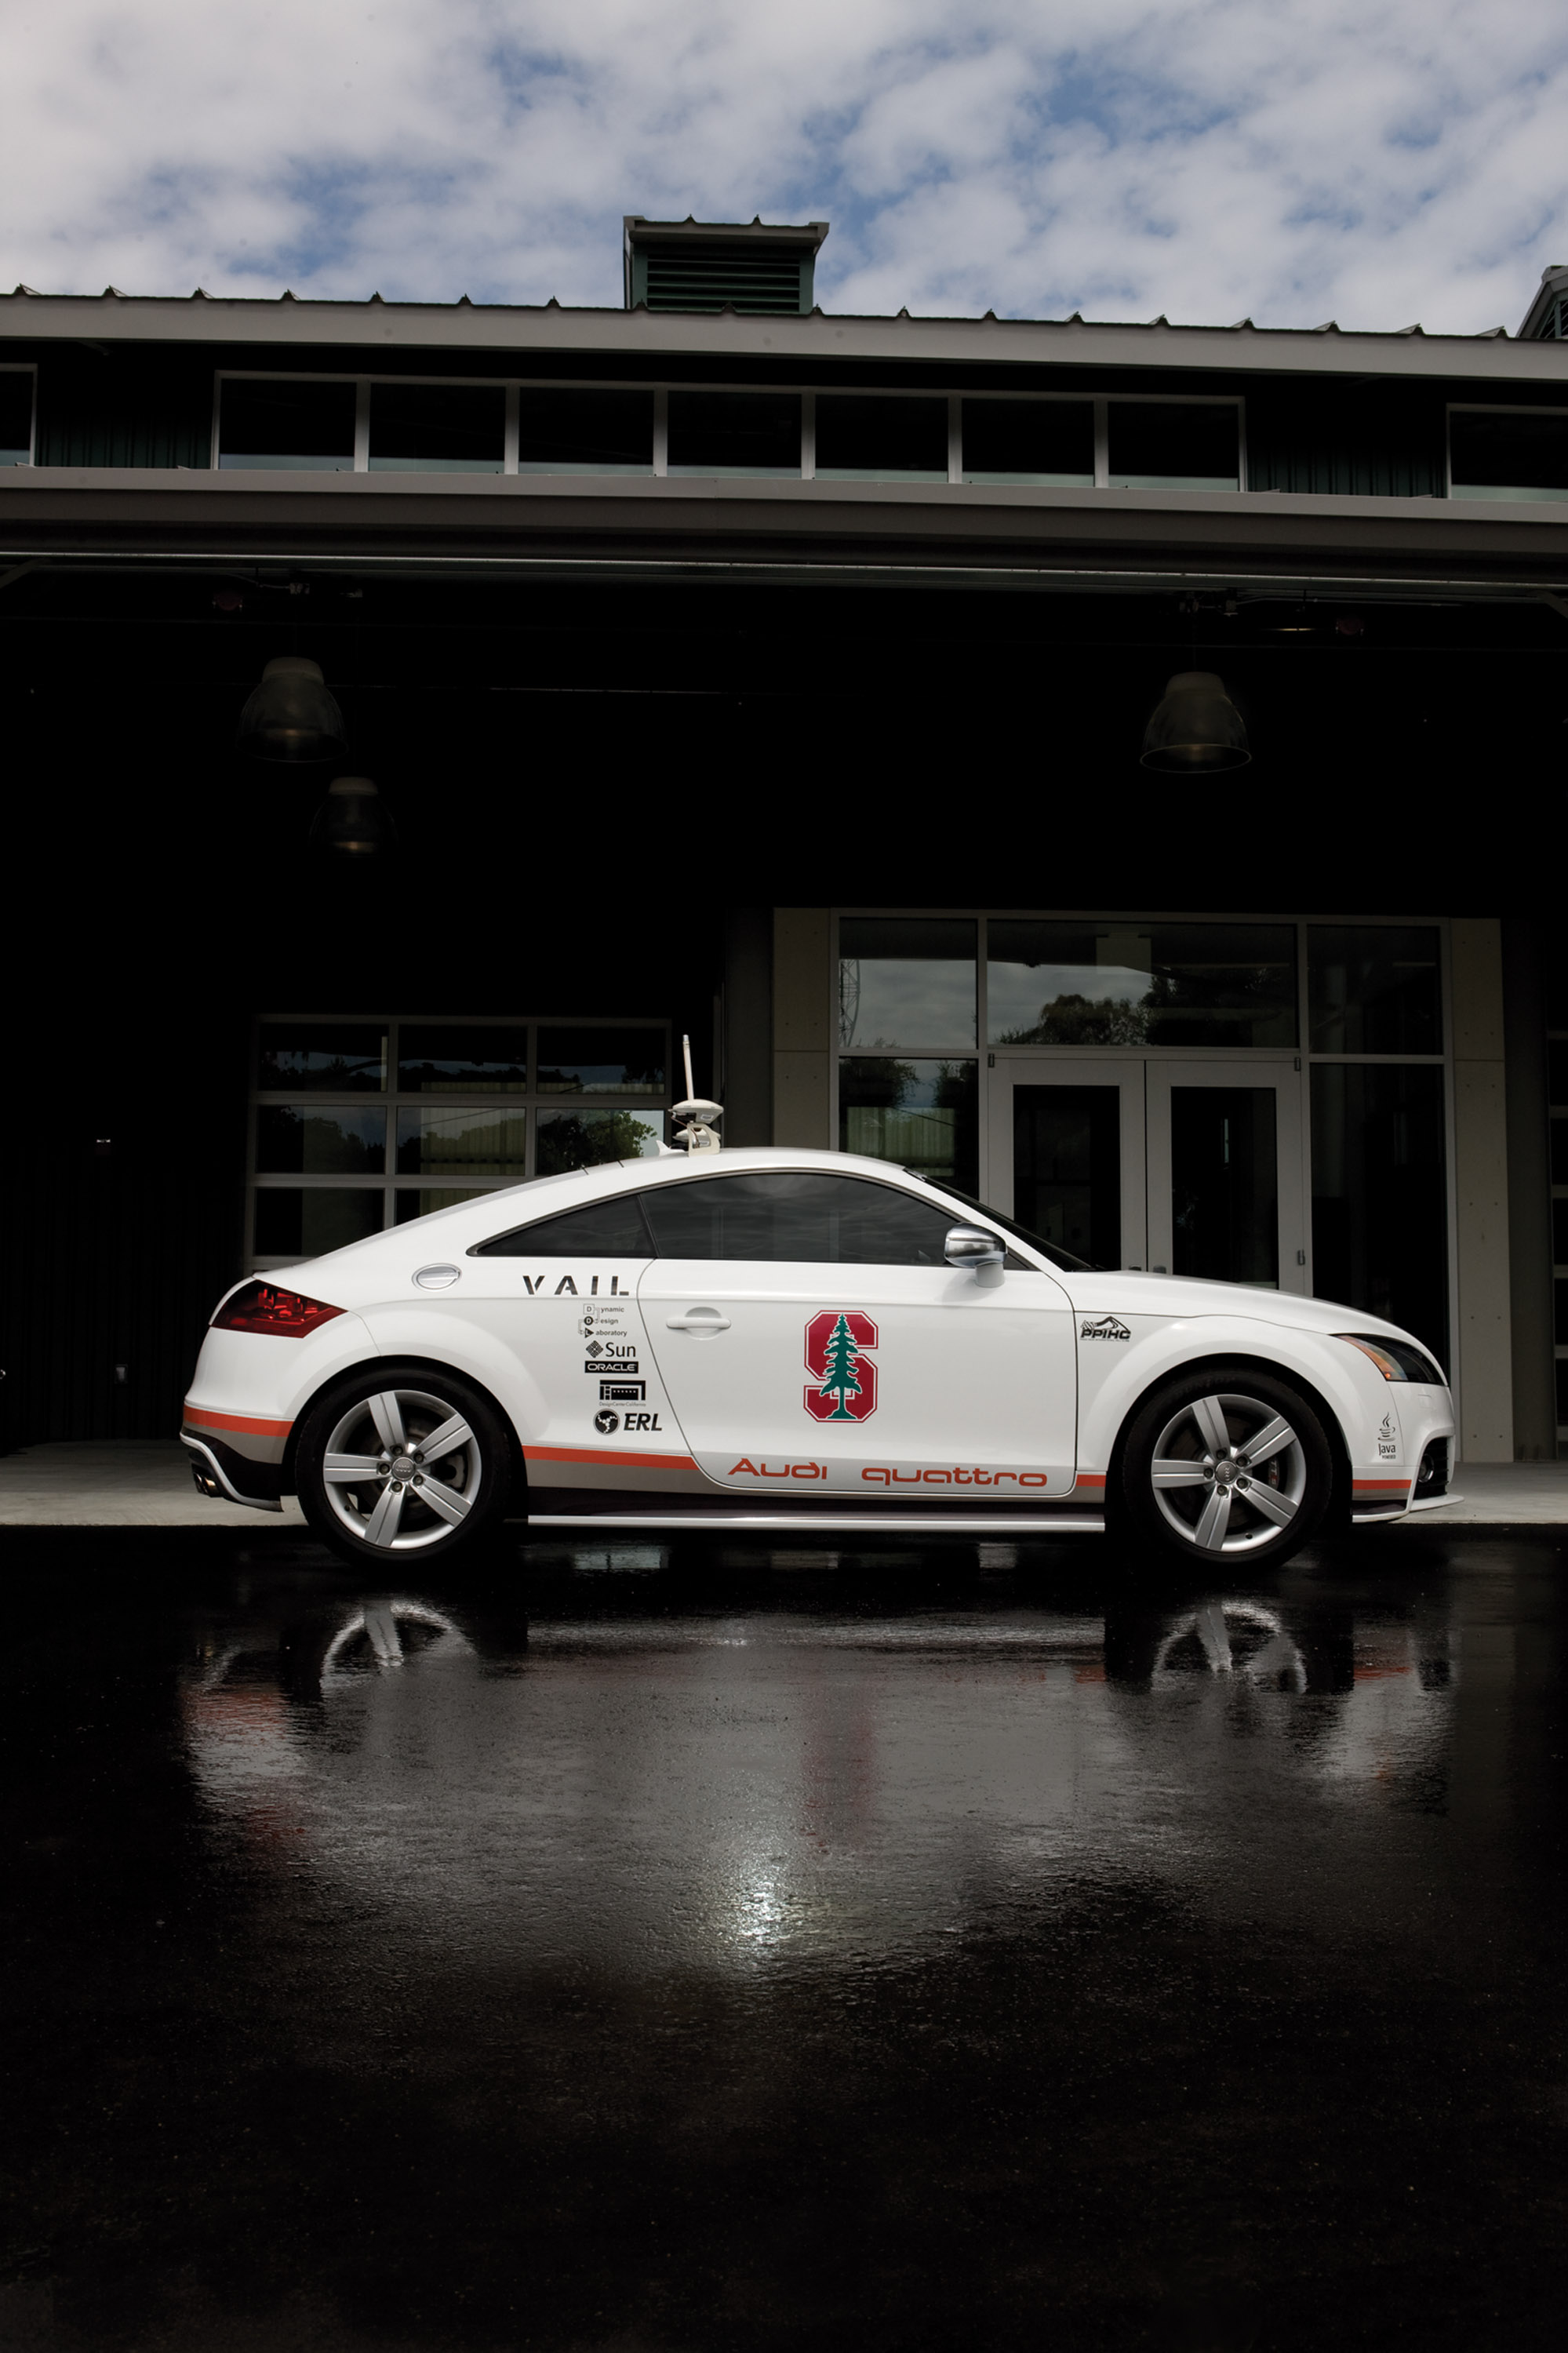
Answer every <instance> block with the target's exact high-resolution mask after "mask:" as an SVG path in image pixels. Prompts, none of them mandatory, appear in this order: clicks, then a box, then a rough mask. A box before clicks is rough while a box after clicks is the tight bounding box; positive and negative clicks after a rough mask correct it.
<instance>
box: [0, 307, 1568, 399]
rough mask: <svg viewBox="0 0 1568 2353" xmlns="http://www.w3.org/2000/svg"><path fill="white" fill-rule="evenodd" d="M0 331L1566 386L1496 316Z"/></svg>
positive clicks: (686, 319) (263, 324)
mask: <svg viewBox="0 0 1568 2353" xmlns="http://www.w3.org/2000/svg"><path fill="white" fill-rule="evenodd" d="M0 339H5V340H12V341H18V340H22V339H26V340H29V341H50V340H69V341H73V342H81V341H85V340H91V341H96V342H102V343H148V342H152V343H229V344H254V345H267V344H281V343H288V344H292V345H294V346H296V347H298V346H302V345H305V346H310V345H315V346H321V347H324V346H327V345H336V346H338V347H340V348H342V347H344V346H345V345H350V346H352V345H358V346H363V347H364V348H365V349H366V351H367V352H372V351H375V350H376V349H382V350H385V349H386V348H387V346H389V345H390V346H392V347H394V348H398V349H402V350H410V349H413V350H421V349H423V350H431V351H434V350H440V349H444V350H462V351H473V352H478V351H492V352H498V353H508V354H510V355H513V356H514V357H522V356H524V355H525V354H527V353H531V352H538V353H566V352H576V353H582V354H583V355H584V356H585V357H587V358H591V357H592V356H593V355H594V354H596V353H611V352H614V353H631V354H641V355H645V356H646V357H647V358H648V359H649V360H650V361H652V360H654V359H656V358H657V357H658V356H659V355H660V354H661V353H676V352H682V353H695V354H699V355H705V356H711V357H713V358H715V359H718V358H721V357H730V358H736V357H747V358H758V357H765V356H774V357H777V356H780V355H784V354H789V356H791V357H792V358H795V359H798V360H808V361H813V362H814V361H816V360H818V359H821V360H822V361H832V362H835V363H842V362H844V361H846V360H847V361H852V362H853V361H856V360H875V361H879V362H887V361H918V362H922V363H927V364H930V363H936V364H941V365H943V366H951V367H955V368H962V367H963V366H964V365H966V364H981V365H993V364H997V363H999V362H1001V363H1005V364H1015V365H1035V366H1043V365H1058V366H1062V365H1065V366H1074V367H1093V368H1103V369H1117V368H1129V367H1150V366H1153V367H1159V368H1161V369H1172V370H1180V369H1192V370H1200V369H1201V370H1204V371H1208V372H1211V373H1212V372H1213V371H1214V370H1215V369H1223V370H1226V371H1234V372H1235V373H1237V374H1251V373H1259V372H1268V373H1273V374H1286V375H1383V376H1390V377H1422V376H1426V377H1433V376H1443V377H1454V376H1467V377H1470V378H1473V379H1477V380H1486V379H1491V380H1496V381H1503V380H1512V381H1515V382H1520V383H1536V384H1558V383H1561V384H1564V385H1568V343H1562V342H1555V341H1551V342H1542V341H1521V340H1520V339H1518V338H1515V337H1512V336H1510V334H1509V333H1508V332H1507V330H1506V329H1504V328H1502V327H1495V328H1492V329H1489V331H1488V332H1485V333H1482V334H1474V335H1461V334H1427V333H1426V332H1425V330H1424V329H1422V328H1421V327H1419V326H1412V327H1405V328H1402V329H1399V330H1397V331H1396V332H1385V331H1383V330H1372V329H1361V328H1341V327H1340V326H1339V325H1338V324H1337V323H1336V322H1334V321H1332V320H1330V321H1328V322H1326V323H1325V324H1324V325H1322V326H1319V327H1314V328H1298V327H1258V326H1255V325H1254V323H1253V322H1252V321H1251V320H1250V319H1242V320H1238V321H1236V322H1235V323H1234V325H1232V326H1228V327H1214V326H1193V325H1190V324H1173V323H1172V322H1171V321H1170V320H1168V319H1165V318H1163V317H1161V318H1158V319H1151V320H1148V321H1145V322H1141V323H1138V322H1128V321H1122V320H1093V321H1091V320H1086V319H1084V318H1082V317H1081V316H1079V315H1078V314H1077V313H1076V312H1075V313H1074V314H1073V316H1072V317H1070V318H1067V319H999V318H998V317H997V316H996V315H995V313H994V312H992V311H987V312H986V314H985V316H984V317H983V318H980V319H972V318H930V317H922V318H914V317H911V315H910V314H909V312H908V311H899V312H898V314H897V315H896V316H895V317H894V318H888V317H885V316H881V317H878V316H856V315H853V314H843V313H836V312H828V311H822V310H821V308H819V309H817V310H814V311H810V313H808V314H807V315H805V316H803V317H799V318H796V317H791V316H789V315H782V316H780V315H774V316H768V317H754V318H741V317H736V316H735V315H734V314H733V313H730V312H727V311H721V312H720V313H718V314H717V315H716V316H715V315H712V314H699V313H684V312H668V311H666V312H657V313H651V312H649V311H642V310H637V311H625V310H621V309H615V310H610V309H597V308H582V309H572V310H568V309H567V308H566V307H565V306H563V305H562V304H561V303H558V302H556V301H549V302H546V303H476V302H472V301H470V299H469V298H468V296H467V295H466V294H465V295H461V296H460V297H459V298H458V300H457V301H455V302H387V301H383V300H382V298H381V296H380V295H379V294H372V295H371V296H370V297H369V298H368V300H367V301H337V300H317V299H314V298H307V299H304V300H302V299H301V298H299V297H298V296H296V295H294V294H292V293H287V292H286V293H283V294H281V295H279V296H277V297H275V298H273V297H258V296H253V295H238V296H229V295H209V294H207V293H206V292H204V291H203V290H202V289H201V288H199V287H198V288H197V289H196V291H195V292H194V293H192V294H190V295H188V296H186V297H184V298H181V297H178V296H167V295H131V294H125V293H122V292H121V291H120V290H118V289H116V288H113V287H107V288H105V290H104V291H103V292H102V293H101V294H87V295H83V294H43V293H39V292H37V290H34V289H33V288H30V287H26V286H19V287H17V288H16V291H15V292H14V293H12V294H8V295H0Z"/></svg>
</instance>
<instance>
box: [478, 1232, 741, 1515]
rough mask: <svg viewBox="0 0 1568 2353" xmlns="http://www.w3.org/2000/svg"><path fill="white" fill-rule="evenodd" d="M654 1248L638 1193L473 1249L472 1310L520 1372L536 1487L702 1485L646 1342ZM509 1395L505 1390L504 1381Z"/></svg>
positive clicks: (519, 1402)
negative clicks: (644, 1318) (645, 1284)
mask: <svg viewBox="0 0 1568 2353" xmlns="http://www.w3.org/2000/svg"><path fill="white" fill-rule="evenodd" d="M651 1257H652V1241H651V1240H650V1239H649V1234H648V1228H647V1224H646V1221H645V1220H644V1219H643V1215H642V1211H641V1208H640V1207H639V1196H638V1195H637V1194H636V1193H627V1192H617V1193H613V1194H610V1195H609V1196H607V1197H606V1198H602V1199H600V1200H597V1201H590V1202H588V1203H586V1204H584V1205H583V1206H582V1207H580V1208H574V1209H567V1210H564V1211H562V1212H561V1213H560V1214H559V1215H558V1216H556V1217H553V1218H544V1219H535V1220H534V1221H533V1222H531V1223H530V1224H528V1225H525V1226H522V1227H519V1228H517V1229H515V1230H514V1231H512V1232H509V1233H502V1234H498V1235H497V1236H496V1237H495V1238H494V1240H491V1241H487V1242H483V1243H481V1244H479V1245H478V1246H476V1248H475V1249H474V1250H472V1251H471V1253H470V1254H469V1259H468V1261H467V1277H466V1291H465V1297H464V1308H465V1312H466V1314H467V1316H468V1319H469V1321H470V1323H471V1324H473V1325H475V1326H477V1327H479V1328H480V1329H482V1330H483V1331H484V1332H486V1333H487V1334H489V1335H491V1336H492V1338H493V1341H494V1342H495V1343H496V1344H497V1345H498V1346H499V1348H500V1349H502V1350H503V1351H504V1353H505V1355H506V1356H508V1357H509V1358H510V1359H511V1360H512V1363H513V1365H514V1367H515V1372H514V1384H513V1388H512V1392H511V1393H512V1395H513V1397H514V1400H515V1410H516V1418H517V1423H518V1429H519V1432H520V1435H521V1437H522V1441H523V1453H524V1462H525V1464H526V1467H527V1473H528V1484H529V1488H530V1490H532V1491H554V1492H553V1493H552V1494H548V1495H547V1494H545V1493H543V1492H541V1493H539V1494H538V1496H537V1498H536V1500H538V1501H540V1502H542V1503H543V1504H545V1505H546V1508H547V1507H548V1504H549V1503H550V1502H551V1501H552V1500H553V1501H554V1502H555V1503H556V1504H559V1502H560V1493H559V1491H562V1490H571V1491H578V1490H582V1491H588V1490H594V1489H609V1490H618V1491H621V1492H625V1491H628V1490H632V1491H636V1492H639V1493H645V1492H662V1491H664V1490H671V1491H673V1492H677V1493H679V1492H684V1491H687V1490H690V1489H693V1488H700V1487H701V1486H702V1484H703V1482H702V1480H701V1478H700V1477H699V1475H698V1473H697V1472H696V1469H695V1466H694V1464H693V1462H692V1461H691V1459H690V1457H689V1456H688V1455H687V1454H686V1452H685V1451H684V1448H683V1445H682V1442H681V1438H680V1433H679V1430H678V1429H677V1427H676V1423H675V1418H674V1415H673V1412H672V1410H671V1408H670V1405H669V1401H668V1399H667V1398H665V1395H664V1392H663V1390H662V1387H661V1386H660V1381H659V1375H658V1369H657V1367H656V1366H654V1365H652V1364H651V1363H650V1362H649V1358H648V1352H647V1350H646V1348H645V1347H644V1346H643V1345H642V1325H641V1313H640V1311H639V1308H638V1304H637V1295H636V1293H637V1282H638V1278H639V1276H640V1275H641V1273H642V1272H643V1271H644V1269H645V1268H646V1266H647V1265H648V1263H649V1261H650V1259H651ZM498 1387H502V1388H503V1394H505V1393H506V1392H505V1388H504V1385H502V1384H498Z"/></svg>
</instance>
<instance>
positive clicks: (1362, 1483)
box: [1352, 1479, 1410, 1495]
mask: <svg viewBox="0 0 1568 2353" xmlns="http://www.w3.org/2000/svg"><path fill="white" fill-rule="evenodd" d="M1352 1483H1353V1485H1354V1487H1355V1491H1356V1493H1357V1494H1358V1495H1403V1494H1404V1493H1406V1492H1407V1490H1408V1488H1409V1485H1410V1482H1409V1480H1408V1479H1357V1480H1355V1481H1353V1482H1352Z"/></svg>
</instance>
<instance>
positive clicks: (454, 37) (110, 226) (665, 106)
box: [0, 0, 1568, 330]
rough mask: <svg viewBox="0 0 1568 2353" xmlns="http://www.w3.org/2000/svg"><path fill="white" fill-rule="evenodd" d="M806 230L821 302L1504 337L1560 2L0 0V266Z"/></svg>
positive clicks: (1560, 121)
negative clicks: (798, 226) (821, 227)
mask: <svg viewBox="0 0 1568 2353" xmlns="http://www.w3.org/2000/svg"><path fill="white" fill-rule="evenodd" d="M625 212H643V213H647V214H649V215H650V216H654V217H682V216H684V215H685V214H687V213H689V212H690V213H694V214H695V215H696V216H697V217H698V218H699V219H720V220H725V219H737V218H744V219H749V218H750V217H751V216H752V215H753V214H755V213H758V212H760V213H761V215H762V216H763V218H764V219H773V220H805V219H810V218H819V219H820V218H827V219H829V220H831V221H832V236H831V237H830V238H829V240H828V244H827V246H826V248H824V251H823V254H822V259H821V265H820V269H819V275H818V281H817V282H818V291H819V297H820V299H821V301H822V302H823V303H824V305H825V306H826V307H827V308H828V309H830V310H843V311H895V310H897V309H898V308H899V307H900V306H901V305H907V307H908V308H909V309H910V310H911V311H916V313H918V312H922V311H926V312H933V311H936V312H960V313H961V312H969V313H974V312H978V311H984V310H986V309H988V308H990V309H994V310H995V311H998V312H1000V313H1001V314H1002V315H1004V316H1005V315H1008V314H1012V315H1015V316H1024V317H1030V316H1037V317H1059V316H1061V315H1063V314H1064V313H1065V312H1067V311H1073V310H1081V311H1084V312H1085V314H1086V316H1089V317H1091V318H1118V319H1128V318H1129V319H1146V318H1151V317H1153V316H1155V315H1156V314H1157V313H1159V312H1165V313H1166V314H1168V315H1169V316H1170V317H1171V319H1174V320H1201V321H1208V322H1229V321H1231V320H1234V319H1239V318H1242V317H1251V318H1254V319H1255V320H1257V321H1258V322H1260V323H1268V324H1276V325H1302V326H1313V325H1317V324H1319V322H1321V321H1323V320H1325V319H1329V318H1337V319H1339V321H1340V323H1341V324H1343V325H1346V326H1351V325H1353V326H1383V327H1399V326H1405V325H1408V324H1409V323H1410V322H1412V321H1414V320H1416V319H1419V320H1421V321H1422V322H1424V323H1425V325H1426V326H1427V327H1429V328H1450V329H1460V330H1473V329H1478V328H1485V327H1490V326H1494V325H1497V324H1499V322H1500V323H1506V324H1507V325H1508V326H1509V327H1510V329H1511V328H1513V327H1514V326H1516V325H1517V323H1518V322H1519V319H1520V316H1521V314H1522V312H1523V311H1524V309H1525V307H1526V304H1527V302H1528V301H1529V298H1530V296H1531V292H1532V291H1533V290H1534V287H1535V285H1536V283H1537V281H1538V280H1539V277H1540V273H1541V271H1542V269H1543V268H1544V267H1545V266H1546V265H1547V264H1548V263H1551V262H1555V261H1559V260H1568V6H1565V5H1563V0H1093V5H1089V0H963V5H959V0H770V5H769V4H768V0H225V4H224V5H215V0H201V5H196V0H118V5H116V0H0V284H4V285H5V286H7V287H8V286H10V285H12V284H14V283H16V281H18V280H20V281H22V282H24V283H26V284H27V285H30V286H35V287H39V288H44V289H48V290H69V291H74V292H90V293H96V292H98V291H99V290H101V288H102V287H103V286H105V285H110V284H111V285H115V286H119V287H122V288H123V289H125V290H127V291H129V292H132V293H143V294H147V293H171V292H174V293H187V292H189V290H191V289H192V288H193V287H194V286H196V285H198V284H199V285H202V286H205V287H206V288H207V290H208V291H209V292H214V293H219V292H221V293H251V294H275V293H278V292H280V291H281V290H282V289H283V288H284V287H285V286H291V287H292V288H293V289H294V290H295V292H296V293H301V294H304V293H310V294H316V295H326V294H341V295H353V296H363V295H366V294H369V293H371V292H372V291H374V290H379V291H380V292H381V293H383V294H384V295H387V296H388V297H394V296H398V295H404V296H412V297H418V298H426V299H432V300H450V299H451V298H453V297H454V296H456V295H458V294H460V293H468V294H470V295H471V296H472V297H473V299H474V300H475V301H543V300H546V298H548V297H549V296H550V295H552V294H554V295H556V296H557V297H558V298H559V299H560V300H561V301H563V302H568V303H569V302H600V303H616V302H619V301H620V216H621V215H622V214H623V213H625Z"/></svg>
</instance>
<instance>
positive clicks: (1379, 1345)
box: [1334, 1332, 1448, 1389]
mask: <svg viewBox="0 0 1568 2353" xmlns="http://www.w3.org/2000/svg"><path fill="white" fill-rule="evenodd" d="M1334 1337H1335V1339H1336V1340H1343V1341H1344V1343H1345V1345H1346V1346H1347V1347H1351V1348H1359V1349H1360V1350H1361V1354H1362V1356H1370V1357H1371V1358H1372V1363H1373V1364H1374V1365H1375V1366H1377V1368H1378V1371H1379V1372H1380V1373H1381V1374H1382V1375H1383V1379H1384V1380H1385V1381H1418V1382H1420V1384H1421V1385H1422V1387H1423V1388H1433V1389H1446V1388H1447V1386H1448V1384H1447V1382H1446V1380H1445V1379H1444V1377H1443V1376H1442V1374H1441V1373H1440V1372H1439V1371H1438V1369H1437V1367H1436V1365H1435V1364H1434V1363H1433V1361H1432V1359H1431V1357H1430V1356H1425V1355H1424V1354H1423V1353H1422V1351H1421V1350H1420V1349H1419V1348H1417V1347H1414V1346H1413V1345H1412V1344H1411V1342H1410V1341H1408V1340H1387V1339H1385V1338H1384V1337H1383V1334H1382V1333H1381V1332H1336V1333H1335V1335H1334Z"/></svg>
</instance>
